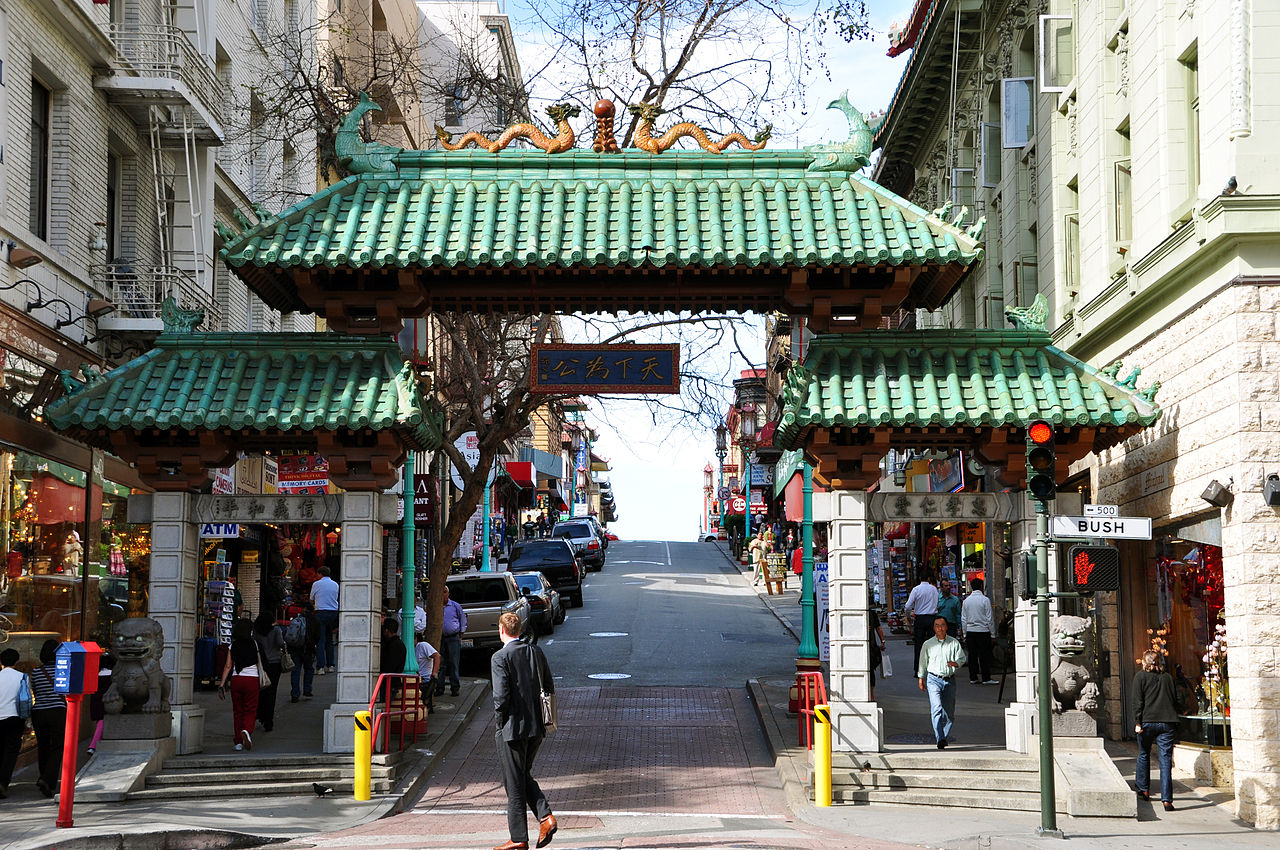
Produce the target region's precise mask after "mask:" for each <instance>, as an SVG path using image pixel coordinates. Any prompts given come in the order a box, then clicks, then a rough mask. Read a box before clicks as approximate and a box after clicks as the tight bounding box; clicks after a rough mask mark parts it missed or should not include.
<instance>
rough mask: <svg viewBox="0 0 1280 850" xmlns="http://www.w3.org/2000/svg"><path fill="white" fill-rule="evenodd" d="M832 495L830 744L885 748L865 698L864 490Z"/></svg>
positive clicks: (878, 715)
mask: <svg viewBox="0 0 1280 850" xmlns="http://www.w3.org/2000/svg"><path fill="white" fill-rule="evenodd" d="M831 500H832V511H831V526H830V528H831V530H830V534H829V535H828V547H827V562H828V576H829V578H828V581H829V585H830V587H829V596H830V603H829V607H830V630H831V665H830V666H831V682H830V687H829V690H830V693H829V694H828V696H829V699H830V702H831V723H832V727H833V728H832V733H833V737H832V742H831V745H832V748H833V749H835V750H842V751H857V752H879V751H880V750H882V749H883V748H884V717H883V711H882V710H881V708H880V707H879V706H878V705H876V704H875V703H874V702H872V701H871V699H870V696H871V678H870V672H871V668H870V663H871V644H870V640H869V638H868V634H869V632H868V626H867V622H868V616H867V604H868V600H869V598H870V597H869V588H868V577H867V494H866V493H865V492H863V491H861V490H837V491H836V492H834V493H832V494H831Z"/></svg>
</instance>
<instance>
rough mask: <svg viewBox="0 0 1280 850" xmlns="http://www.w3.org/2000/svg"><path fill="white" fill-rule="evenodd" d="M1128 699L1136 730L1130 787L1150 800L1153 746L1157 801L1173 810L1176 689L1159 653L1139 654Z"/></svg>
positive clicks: (1176, 718)
mask: <svg viewBox="0 0 1280 850" xmlns="http://www.w3.org/2000/svg"><path fill="white" fill-rule="evenodd" d="M1129 702H1130V703H1132V705H1133V719H1134V722H1135V723H1136V724H1137V725H1135V726H1134V731H1135V732H1137V733H1138V764H1137V768H1136V769H1135V771H1134V777H1133V787H1134V788H1135V789H1137V792H1138V796H1139V797H1141V798H1142V799H1144V800H1150V799H1151V792H1150V788H1151V745H1152V744H1153V743H1154V744H1155V745H1156V747H1157V751H1158V757H1159V759H1160V802H1161V803H1163V804H1164V810H1165V811H1166V812H1171V811H1173V778H1172V776H1171V775H1170V774H1171V773H1172V771H1173V743H1174V740H1175V739H1176V738H1177V734H1178V688H1177V685H1176V684H1174V681H1173V677H1172V676H1170V675H1169V674H1168V673H1166V672H1165V669H1164V659H1163V658H1162V657H1161V656H1160V653H1158V652H1156V651H1155V650H1153V649H1148V650H1147V651H1146V652H1144V653H1142V669H1141V670H1139V671H1138V672H1137V673H1134V674H1133V685H1132V691H1131V696H1130V699H1129Z"/></svg>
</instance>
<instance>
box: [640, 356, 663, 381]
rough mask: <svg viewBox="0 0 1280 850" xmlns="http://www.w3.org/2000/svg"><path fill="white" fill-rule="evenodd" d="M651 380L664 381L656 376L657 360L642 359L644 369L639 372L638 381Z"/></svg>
mask: <svg viewBox="0 0 1280 850" xmlns="http://www.w3.org/2000/svg"><path fill="white" fill-rule="evenodd" d="M650 378H653V380H655V381H665V380H666V378H664V377H662V376H661V375H659V374H658V358H656V357H646V358H645V359H644V368H643V369H641V370H640V380H641V381H647V380H649V379H650Z"/></svg>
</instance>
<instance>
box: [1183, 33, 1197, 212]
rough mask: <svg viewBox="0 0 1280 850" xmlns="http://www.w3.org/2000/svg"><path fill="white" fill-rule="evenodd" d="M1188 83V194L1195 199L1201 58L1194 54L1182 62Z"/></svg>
mask: <svg viewBox="0 0 1280 850" xmlns="http://www.w3.org/2000/svg"><path fill="white" fill-rule="evenodd" d="M1182 66H1183V68H1184V69H1185V72H1186V84H1187V196H1188V197H1190V198H1191V199H1192V200H1195V198H1196V195H1197V193H1198V190H1199V187H1200V60H1199V57H1197V56H1195V55H1194V54H1193V55H1192V56H1191V58H1189V59H1187V60H1184V61H1183V63H1182Z"/></svg>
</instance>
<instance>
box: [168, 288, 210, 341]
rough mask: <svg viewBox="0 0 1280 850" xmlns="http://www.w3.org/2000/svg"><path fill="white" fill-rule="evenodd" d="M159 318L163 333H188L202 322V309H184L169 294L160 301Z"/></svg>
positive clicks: (193, 331) (194, 330)
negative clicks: (162, 325) (162, 323)
mask: <svg viewBox="0 0 1280 850" xmlns="http://www.w3.org/2000/svg"><path fill="white" fill-rule="evenodd" d="M160 318H161V320H162V321H163V322H164V333H167V334H190V333H195V332H196V328H198V327H199V326H200V325H201V324H202V323H203V322H204V310H201V309H199V308H196V309H195V310H184V309H183V308H182V307H179V306H178V302H177V300H176V299H175V298H174V297H173V296H172V295H170V296H169V297H168V298H166V299H164V301H162V302H161V303H160Z"/></svg>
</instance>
